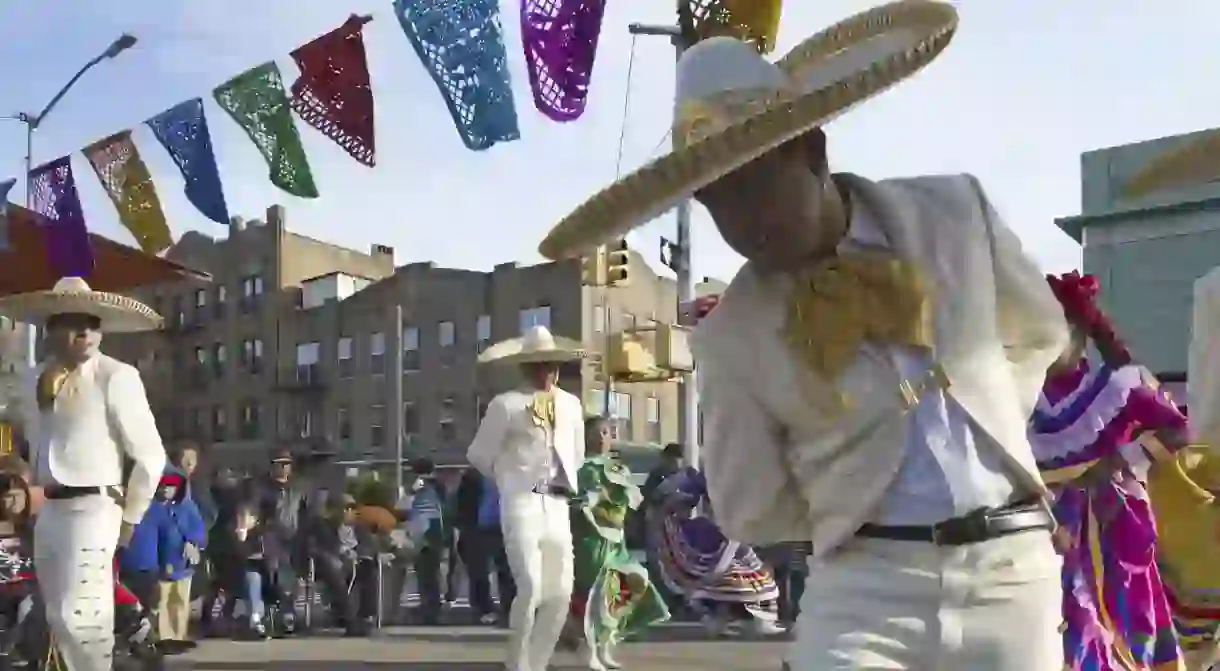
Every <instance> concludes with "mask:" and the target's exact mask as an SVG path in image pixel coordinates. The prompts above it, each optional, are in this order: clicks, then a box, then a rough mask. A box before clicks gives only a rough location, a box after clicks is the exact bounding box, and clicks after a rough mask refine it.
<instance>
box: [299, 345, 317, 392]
mask: <svg viewBox="0 0 1220 671" xmlns="http://www.w3.org/2000/svg"><path fill="white" fill-rule="evenodd" d="M321 353H322V344H321V343H316V342H306V343H301V344H299V345H297V369H296V379H297V382H300V383H302V384H314V383H317V382H319V381H320V379H321V376H320V373H321V371H320V370H319V368H318V361H319V356H320V355H321Z"/></svg>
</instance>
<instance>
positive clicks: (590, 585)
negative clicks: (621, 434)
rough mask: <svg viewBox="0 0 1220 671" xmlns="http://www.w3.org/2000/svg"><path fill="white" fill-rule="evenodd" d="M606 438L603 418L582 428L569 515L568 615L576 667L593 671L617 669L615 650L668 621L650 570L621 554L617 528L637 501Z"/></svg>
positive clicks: (623, 550) (627, 472) (637, 494)
mask: <svg viewBox="0 0 1220 671" xmlns="http://www.w3.org/2000/svg"><path fill="white" fill-rule="evenodd" d="M608 438H609V431H608V427H607V426H606V422H605V420H604V419H602V418H601V417H593V418H590V419H588V420H586V421H585V452H586V454H588V455H590V456H589V457H588V458H586V459H585V463H584V465H582V466H581V467H580V470H579V471H578V472H577V475H576V480H577V485H576V490H577V494H576V500H575V504H576V506H575V510H574V511H573V513H572V539H573V549H574V554H575V574H576V585H575V589H574V590H573V592H572V605H571V610H572V616H573V619H575V620H576V621H577V622H579V628H580V631H581V632H582V633H583V636H582V638H583V641H584V645H583V646H582V649H581V660H582V661H583V662H585V663H586V665H587V666H588V668H590V669H593V670H594V671H602V670H604V669H618V668H621V665H620V664H619V663H618V661H617V660H615V658H614V649H615V648H616V647H617V646H618V644H619V643H620V642H621V641H623V640H624V639H626V638H627V637H628V636H631V635H632V634H636V633H639V632H641V631H643V630H644V629H647V628H648V627H650V626H652V625H654V624H657V623H658V622H664V621H665V620H668V619H669V610H668V609H667V608H666V607H665V602H664V600H662V599H661V595H660V594H659V593H658V592H657V590H656V588H655V587H654V586H653V585H652V583H651V582H649V580H648V570H647V569H646V568H644V567H643V566H642V565H641V564H640V563H639V562H637V561H635V560H634V559H632V558H631V553H630V552H628V550H627V543H626V537H625V536H624V529H623V525H624V522H625V521H626V519H627V513H628V512H629V511H631V510H635V509H636V508H638V507H639V505H640V502H641V498H642V496H641V495H640V488H639V487H638V486H637V485H636V484H635V483H634V482H632V480H631V471H630V470H629V469H628V468H627V467H626V466H625V465H624V464H623V463H622V462H621V461H620V460H619V459H618V458H616V457H615V456H614V455H613V454H611V453H610V452H609V450H608V447H609V440H608Z"/></svg>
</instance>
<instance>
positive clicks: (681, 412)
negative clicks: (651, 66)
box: [627, 23, 699, 467]
mask: <svg viewBox="0 0 1220 671" xmlns="http://www.w3.org/2000/svg"><path fill="white" fill-rule="evenodd" d="M627 31H628V32H629V33H631V34H632V35H648V36H658V35H660V36H665V37H668V38H669V39H670V41H671V42H673V45H674V52H675V58H676V59H681V58H682V52H683V51H685V50H686V47H687V44H686V40H685V39H683V37H682V30H681V29H680V28H679V27H678V26H657V25H646V24H641V23H632V24H630V25H629V26H627ZM676 97H677V96H675V104H676ZM674 141H676V138H675V139H674ZM676 214H677V223H678V235H677V238H678V239H677V241H676V242H675V244H674V245H673V248H672V251H673V256H672V267H673V269H674V274H675V275H677V281H678V306H677V311H678V312H677V313H678V314H679V315H680V314H681V313H682V306H683V305H684V304H688V303H690V301H692V300H694V298H695V286H694V279H693V276H692V275H691V229H690V200H689V199H685V198H684V199H682V200H681V201H679V202H678V205H677V211H676ZM678 389H679V392H678V393H679V402H678V442H679V443H682V447H683V448H685V452H686V455H685V456H686V460H687V462H688V463H689V464H690V465H692V466H695V467H698V466H699V411H698V400H697V396H696V391H695V374H694V373H685V374H683V375H682V379H681V381H680V382H679V384H678Z"/></svg>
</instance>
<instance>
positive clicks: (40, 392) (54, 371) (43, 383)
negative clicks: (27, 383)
mask: <svg viewBox="0 0 1220 671" xmlns="http://www.w3.org/2000/svg"><path fill="white" fill-rule="evenodd" d="M73 370H74V369H73V368H69V367H67V366H65V365H63V364H60V363H48V364H47V367H46V369H45V370H43V371H42V374H41V375H39V376H38V387H37V389H36V390H35V392H34V393H35V397H36V400H37V401H38V409H39V410H42V411H43V412H46V411H48V410H50V409H51V408H52V407H54V405H55V398H56V397H57V396H59V392H60V391H61V390H63V388H64V384H65V383H66V382H67V381H68V378H69V377H70V376H71V375H72V371H73Z"/></svg>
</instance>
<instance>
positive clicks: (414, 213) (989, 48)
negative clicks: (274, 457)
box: [0, 0, 1220, 277]
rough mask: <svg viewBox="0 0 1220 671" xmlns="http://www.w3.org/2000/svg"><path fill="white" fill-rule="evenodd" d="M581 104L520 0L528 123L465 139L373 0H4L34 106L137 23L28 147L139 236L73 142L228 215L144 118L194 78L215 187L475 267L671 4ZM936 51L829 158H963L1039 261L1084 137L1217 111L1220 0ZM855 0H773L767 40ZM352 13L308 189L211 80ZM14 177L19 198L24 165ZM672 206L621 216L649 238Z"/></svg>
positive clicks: (513, 44) (607, 139)
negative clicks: (501, 136)
mask: <svg viewBox="0 0 1220 671" xmlns="http://www.w3.org/2000/svg"><path fill="white" fill-rule="evenodd" d="M609 4H610V6H609V8H608V11H607V15H606V19H605V25H604V29H603V35H602V40H601V46H600V50H599V53H598V59H597V65H596V67H595V71H594V76H593V93H592V95H591V100H590V105H589V109H588V112H587V113H586V114H585V116H584V117H583V118H581V119H580V120H578V121H576V122H573V123H569V124H564V125H560V124H555V123H552V122H550V121H548V120H546V119H545V118H544V117H542V116H541V115H540V114H538V113H537V112H536V111H535V110H534V109H533V103H532V98H531V97H530V95H529V90H528V81H527V79H526V76H525V71H524V65H523V58H522V53H521V46H520V39H519V37H518V28H517V25H518V20H519V18H518V8H519V2H518V0H504V1H503V2H502V7H503V11H504V14H503V23H504V26H505V32H506V39H507V42H508V49H509V56H510V60H511V65H512V75H513V78H514V87H515V89H516V91H517V111H518V114H519V116H520V118H521V132H522V139H521V140H520V141H517V142H514V143H511V144H507V145H500V146H497V147H494V148H493V149H491V150H490V151H486V152H481V153H473V152H470V151H468V150H466V149H465V148H464V147H463V145H462V144H461V142H460V140H459V139H458V136H457V133H456V132H455V131H454V130H453V128H452V125H451V123H450V121H449V118H448V114H447V112H446V109H445V106H444V104H443V103H442V101H441V98H440V97H439V93H438V92H437V90H436V88H435V87H434V86H433V84H432V82H431V80H430V79H429V77H428V75H427V74H426V73H425V71H424V69H423V67H422V66H421V64H420V62H419V61H418V60H417V58H416V57H415V54H414V52H413V51H412V49H411V47H410V44H409V43H408V42H407V40H406V38H405V37H404V35H403V34H402V31H401V29H400V28H399V26H398V23H397V21H396V19H395V18H394V15H393V11H392V8H391V7H390V1H389V0H343V1H341V2H335V1H333V0H332V1H330V2H317V3H307V2H300V1H299V0H255V1H251V0H244V1H242V0H209V1H201V0H195V1H192V2H186V1H184V0H108V1H107V2H89V1H86V0H42V1H40V2H31V1H20V0H17V1H11V2H6V3H3V4H0V63H3V64H4V71H3V73H4V78H3V86H0V114H4V113H9V112H17V111H23V110H36V109H37V108H39V107H41V105H42V104H43V103H44V102H45V101H46V100H47V99H48V98H49V97H50V96H51V95H52V94H53V93H54V92H55V91H56V90H57V89H58V88H59V86H60V85H61V84H62V83H63V82H64V81H66V79H67V78H68V77H69V76H71V74H72V73H73V72H74V71H75V70H76V69H77V67H79V65H80V64H81V63H83V62H84V61H86V60H88V59H89V58H90V57H92V56H93V55H94V54H96V53H97V52H99V51H100V50H101V49H103V48H105V46H106V45H107V44H108V43H110V41H111V40H113V39H114V38H115V37H117V36H118V35H119V34H120V33H122V32H124V31H126V32H130V33H133V34H135V35H136V36H137V37H138V38H139V40H140V41H139V44H138V45H137V46H136V47H135V48H134V49H132V50H131V51H129V52H127V53H125V54H123V55H122V56H121V57H120V58H118V59H116V60H114V61H109V62H106V63H104V64H102V65H101V66H100V67H98V68H97V69H95V70H94V71H93V72H91V73H90V74H89V75H88V76H87V77H86V79H85V80H84V81H83V82H82V83H81V84H80V85H79V87H78V88H76V89H74V90H73V91H72V93H71V94H70V95H69V96H68V98H66V99H65V100H64V101H63V103H62V105H61V106H60V107H59V108H58V109H57V110H56V112H55V113H54V116H53V117H51V118H50V119H49V120H48V121H47V122H46V125H45V126H44V127H43V129H42V130H40V131H39V133H38V137H37V138H36V144H35V156H36V161H38V162H42V161H46V160H50V159H53V158H56V157H59V156H62V155H64V154H66V153H69V152H76V155H75V157H74V159H73V160H74V166H75V169H76V174H77V182H78V185H79V188H80V191H81V193H82V197H83V199H84V205H85V212H86V216H87V218H88V221H89V225H90V227H91V229H92V230H94V231H97V232H100V233H103V234H106V235H110V236H112V237H117V238H118V239H120V240H124V241H128V242H130V241H131V238H130V236H129V235H128V234H127V233H126V232H125V231H124V230H122V229H121V228H120V227H119V226H118V224H117V218H116V216H115V214H114V211H113V209H112V208H111V206H110V204H109V202H108V201H107V200H106V198H105V195H104V194H103V192H102V190H101V188H100V186H99V185H98V182H97V180H96V178H95V177H94V176H93V173H92V171H91V170H90V169H89V166H88V164H87V162H86V161H85V160H84V158H83V157H82V156H81V155H80V154H79V148H81V147H83V146H85V145H87V144H88V143H90V142H91V141H93V140H96V139H98V138H100V137H104V136H106V135H108V134H110V133H113V132H116V131H118V130H122V129H124V128H136V140H137V142H138V143H139V144H140V147H141V150H142V153H143V155H144V157H145V160H146V161H147V162H148V163H149V164H150V166H151V168H152V171H153V175H154V178H155V179H157V184H158V187H159V192H160V195H161V198H162V200H163V202H164V203H165V205H166V209H167V212H168V214H169V218H170V224H171V227H172V228H173V230H174V233H175V237H177V236H179V235H181V234H182V233H183V232H184V231H186V230H189V229H199V230H202V231H204V232H208V233H212V234H217V235H224V234H225V231H224V229H223V228H222V227H219V226H217V225H215V224H213V223H211V222H209V221H208V220H207V219H205V218H204V217H203V216H202V215H200V214H199V213H198V212H196V211H195V210H194V208H193V207H191V206H190V205H189V204H188V203H187V202H186V200H185V198H184V197H183V196H182V195H181V194H182V192H181V182H180V179H179V177H178V173H177V170H176V169H175V168H174V166H173V164H172V162H171V161H170V160H169V159H168V157H167V155H166V154H165V153H164V151H163V150H161V148H160V147H159V146H158V145H157V143H156V141H155V140H154V139H153V138H152V136H151V134H150V133H149V132H148V130H147V128H145V127H144V126H143V125H142V122H143V121H144V120H145V119H147V118H148V117H150V116H152V115H154V114H156V113H158V112H160V111H162V110H163V109H165V108H167V107H170V106H171V105H173V104H175V103H178V102H180V101H181V100H184V99H187V98H191V97H195V96H203V97H204V98H205V100H206V101H207V113H208V115H209V120H210V123H211V128H212V134H213V140H214V141H215V142H216V144H217V154H218V158H219V161H220V166H221V173H222V178H223V180H224V184H225V187H226V193H227V197H228V200H229V206H230V210H231V211H232V212H233V213H235V214H241V215H243V216H246V217H255V216H261V215H262V212H263V211H264V210H265V208H266V207H267V206H268V205H270V204H273V203H281V204H283V205H285V206H286V207H287V208H288V225H289V228H290V229H292V230H296V231H300V232H303V233H305V234H308V235H311V236H314V237H319V238H322V239H326V240H330V241H333V242H336V243H339V244H343V245H347V246H352V247H356V248H360V249H367V247H368V245H369V244H370V243H384V244H389V245H393V246H394V247H395V248H396V250H397V255H398V261H399V263H405V262H408V261H422V260H432V261H435V262H436V263H438V264H442V265H450V266H459V267H469V268H482V269H487V268H490V267H491V266H492V265H494V264H496V263H500V262H504V261H509V260H517V261H520V262H523V263H533V262H537V261H539V260H540V259H539V257H538V256H537V255H536V253H535V251H534V250H535V248H536V246H537V243H538V242H539V240H540V239H541V237H542V235H543V234H544V233H545V232H546V231H547V230H548V229H549V227H550V226H551V224H552V223H553V222H554V221H556V220H557V219H558V218H559V217H561V216H562V215H564V214H565V213H566V212H567V211H568V210H569V209H570V208H572V207H573V206H574V205H576V204H578V203H579V202H580V201H581V200H583V199H584V198H585V197H586V196H588V195H589V194H591V193H592V192H594V191H595V190H596V189H598V188H600V187H601V186H603V185H604V184H605V183H606V182H607V181H608V180H610V179H612V178H613V177H614V174H615V157H616V153H617V148H618V142H619V132H620V127H621V126H622V124H621V121H622V115H623V97H624V92H625V91H626V90H627V73H628V63H629V60H630V57H631V53H632V38H631V37H630V36H629V35H628V34H627V28H626V27H627V24H628V23H629V22H633V21H638V22H654V23H665V22H669V21H671V20H672V19H673V16H674V12H673V9H672V7H673V3H672V2H671V1H663V0H647V1H645V0H630V1H629V0H611V1H610V3H609ZM956 4H958V6H959V10H960V13H961V27H960V30H959V32H958V35H957V37H956V38H955V40H954V42H953V43H952V44H951V45H950V47H949V49H948V50H947V51H946V53H945V54H944V55H943V56H942V57H941V58H940V59H939V60H937V61H936V62H935V63H934V64H933V65H932V66H930V67H929V68H928V69H927V70H925V71H924V72H923V73H922V74H920V75H919V76H918V77H916V78H915V79H913V80H911V81H908V82H906V83H904V84H903V85H902V86H900V87H899V88H897V89H894V90H892V91H890V92H888V93H886V94H884V95H883V96H882V97H880V98H878V99H876V100H874V101H872V102H870V103H869V104H868V105H866V106H865V107H863V108H860V109H859V110H858V111H855V112H853V113H851V114H850V115H849V116H848V117H846V118H844V119H842V120H839V121H836V122H835V123H834V124H833V125H831V126H830V127H829V128H828V132H829V134H830V139H831V143H832V144H831V150H832V162H833V163H834V166H833V167H834V168H835V169H838V170H849V171H852V172H857V173H861V174H864V175H866V176H869V177H873V178H881V177H887V176H900V175H912V174H921V173H945V172H962V171H969V172H973V173H975V174H977V175H978V176H979V177H980V178H981V179H982V180H983V183H984V184H985V185H986V186H987V188H988V190H989V192H990V194H991V196H992V198H993V200H995V201H996V204H997V206H998V208H999V210H1000V211H1001V213H1002V214H1004V215H1005V217H1006V218H1007V220H1008V221H1009V223H1010V225H1011V226H1012V227H1013V228H1014V229H1016V231H1017V232H1018V233H1019V234H1020V236H1021V237H1022V239H1023V240H1024V241H1025V243H1026V245H1027V248H1028V249H1030V250H1031V252H1032V253H1033V254H1034V255H1035V256H1036V257H1037V258H1038V259H1039V261H1041V262H1042V263H1043V265H1044V266H1045V267H1046V269H1047V270H1067V269H1070V268H1073V267H1075V266H1076V265H1077V264H1078V262H1079V256H1080V253H1079V248H1078V247H1077V246H1076V245H1075V243H1074V242H1072V241H1071V240H1070V239H1069V238H1068V237H1067V236H1065V235H1063V234H1062V233H1059V232H1058V231H1057V230H1056V229H1055V227H1054V224H1053V219H1054V217H1056V216H1062V215H1067V214H1075V213H1078V212H1079V208H1080V205H1079V203H1080V196H1079V192H1080V187H1079V179H1080V175H1079V172H1080V169H1079V161H1080V159H1079V155H1080V153H1081V152H1082V151H1085V150H1088V149H1095V148H1099V147H1105V146H1111V145H1116V144H1123V143H1126V142H1131V141H1137V140H1143V139H1150V138H1154V137H1159V136H1163V135H1171V134H1176V133H1181V132H1187V131H1192V130H1197V129H1200V128H1205V127H1209V126H1212V125H1220V86H1218V85H1220V79H1218V78H1217V70H1216V64H1217V63H1220V40H1217V39H1216V33H1215V31H1216V26H1218V25H1220V3H1211V2H1203V1H1202V0H1162V1H1161V2H1148V1H1147V0H1107V1H1106V2H1102V1H1100V0H1098V1H1096V2H1062V1H1061V0H971V1H970V2H964V1H963V2H958V3H956ZM870 5H871V3H869V2H866V1H864V0H818V1H817V2H814V1H813V0H788V2H787V6H786V7H785V9H784V15H783V22H782V29H781V34H780V40H779V42H780V44H779V49H778V50H777V55H778V54H780V53H783V52H784V50H786V49H787V48H789V47H791V46H792V45H794V44H795V43H796V42H797V41H799V40H800V39H801V38H803V37H805V36H806V35H808V34H811V33H813V32H815V31H817V30H819V29H821V28H822V27H824V26H826V25H827V24H829V23H832V22H833V21H835V20H838V19H840V18H843V17H845V16H847V15H849V14H851V13H854V12H856V11H859V10H862V9H865V8H867V7H868V6H870ZM352 12H356V13H371V14H373V15H374V17H375V20H374V22H373V23H371V24H369V25H368V26H366V29H365V31H366V32H365V35H366V44H367V46H368V51H369V62H370V69H371V71H372V78H373V88H374V95H375V97H376V100H377V152H378V165H377V167H376V168H374V169H369V168H365V167H364V166H361V165H359V164H358V163H356V162H355V161H353V160H351V159H350V158H348V157H347V155H346V154H344V153H343V152H342V151H341V150H340V149H338V148H337V147H336V146H334V145H333V144H331V143H330V142H329V141H328V140H326V139H325V138H324V137H322V136H321V135H320V134H318V133H316V132H315V131H314V130H313V129H311V128H309V127H307V126H305V125H304V124H298V126H299V128H300V131H301V134H302V136H303V137H304V140H305V146H306V150H307V151H308V153H309V157H310V159H311V163H312V165H313V170H314V174H315V177H316V180H317V182H318V186H319V188H320V190H321V198H319V199H317V200H313V201H305V200H299V199H296V198H294V197H293V196H289V195H287V194H285V193H282V192H280V191H278V190H277V189H276V188H275V187H273V186H272V185H271V184H270V182H268V180H267V177H266V174H267V173H266V168H265V167H264V164H263V163H262V160H261V158H260V157H259V155H258V153H257V151H256V149H255V148H254V146H253V145H251V144H250V143H249V142H248V141H247V140H246V139H245V136H244V135H243V134H242V132H241V130H240V129H239V128H238V127H237V126H236V125H235V124H233V123H232V122H231V121H230V120H229V119H228V117H227V115H224V113H223V112H222V111H221V110H220V109H219V108H217V107H216V106H215V104H214V103H212V102H211V89H212V88H213V87H215V86H216V85H217V84H219V83H221V82H223V81H225V80H227V79H228V78H229V77H231V76H233V75H235V74H237V73H239V72H241V71H243V70H245V69H247V68H249V67H252V66H254V65H257V64H259V63H262V62H265V61H266V60H269V59H272V58H274V59H276V60H277V62H278V63H279V64H280V66H281V68H282V70H283V72H284V76H285V79H286V81H287V82H291V81H292V80H293V79H294V78H295V76H296V71H295V68H294V66H293V65H292V63H291V60H290V59H289V58H288V52H289V51H290V50H292V49H293V48H294V47H296V46H298V45H299V44H301V43H304V42H307V41H309V40H310V39H312V38H313V37H315V36H316V35H319V34H321V33H325V32H327V31H329V30H330V29H331V28H333V27H335V26H337V25H339V24H340V23H342V22H343V20H344V19H345V18H346V17H347V16H348V15H349V14H350V13H352ZM672 90H673V53H672V50H671V48H670V46H669V44H668V42H666V41H664V39H663V38H640V39H639V42H638V46H637V48H636V50H635V69H634V77H633V79H632V82H631V109H630V114H629V115H628V119H627V123H626V144H625V147H626V150H625V154H624V166H625V167H626V168H630V167H635V166H638V165H640V164H642V163H643V162H645V161H646V160H647V159H649V158H652V157H655V156H656V155H658V154H659V153H660V152H661V151H662V150H663V149H664V147H665V146H667V145H666V144H665V143H667V137H666V133H667V128H668V123H669V116H670V110H671V104H672ZM23 156H24V134H23V129H22V127H21V126H20V125H19V124H16V123H13V122H2V121H0V179H3V178H5V177H8V176H17V175H18V174H19V173H20V171H21V161H22V157H23ZM13 196H14V198H15V199H16V200H18V201H20V199H21V197H22V196H21V192H20V187H19V188H18V189H17V190H15V191H14V193H13ZM695 226H696V228H695V236H696V239H695V271H696V273H697V274H699V275H716V276H721V277H728V276H731V275H732V273H733V272H734V271H735V270H736V268H737V267H738V266H739V265H740V263H741V260H740V258H739V257H736V256H735V255H734V254H733V253H732V252H730V251H729V250H728V249H727V248H726V247H725V246H724V245H723V243H721V242H720V240H719V239H718V238H717V236H716V233H715V230H714V229H713V228H711V226H710V224H709V223H708V222H707V219H706V216H705V215H704V213H703V212H702V211H700V210H699V209H698V208H696V224H695ZM672 230H673V222H672V215H671V216H668V217H665V218H663V219H659V220H657V221H656V222H653V223H652V224H650V225H649V226H647V227H645V228H643V229H641V230H640V231H639V232H638V233H636V234H634V235H633V237H632V240H631V241H632V243H633V244H634V245H635V246H636V247H638V248H639V249H641V251H643V252H644V253H645V254H646V255H649V256H651V257H654V258H655V250H656V248H657V244H658V242H657V241H658V237H659V236H661V235H669V236H671V237H672Z"/></svg>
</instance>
